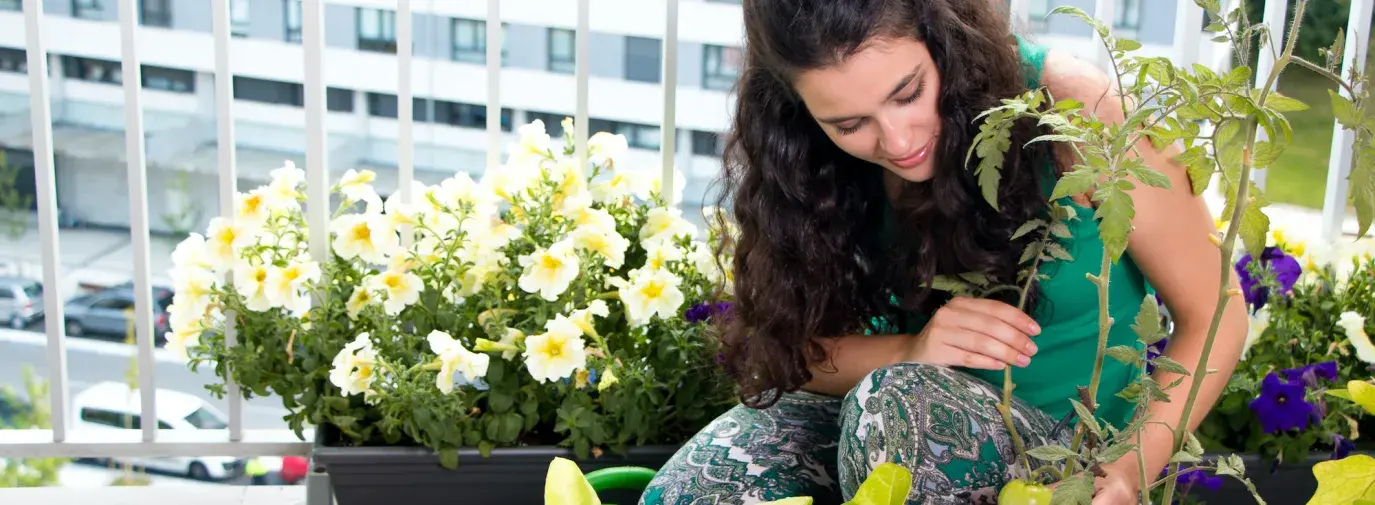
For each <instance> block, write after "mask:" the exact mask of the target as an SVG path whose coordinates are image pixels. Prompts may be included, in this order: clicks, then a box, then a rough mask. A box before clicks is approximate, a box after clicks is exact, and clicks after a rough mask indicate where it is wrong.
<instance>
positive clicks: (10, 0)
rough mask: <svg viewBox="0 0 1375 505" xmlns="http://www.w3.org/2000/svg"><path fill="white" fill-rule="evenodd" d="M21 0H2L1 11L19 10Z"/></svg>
mask: <svg viewBox="0 0 1375 505" xmlns="http://www.w3.org/2000/svg"><path fill="white" fill-rule="evenodd" d="M19 2H20V0H0V11H18V10H19V7H20V5H19Z"/></svg>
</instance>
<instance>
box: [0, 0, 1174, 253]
mask: <svg viewBox="0 0 1375 505" xmlns="http://www.w3.org/2000/svg"><path fill="white" fill-rule="evenodd" d="M324 1H325V5H324V25H325V26H324V42H325V46H326V48H325V60H324V79H325V81H326V86H327V95H326V102H327V109H328V112H327V118H326V123H327V129H328V132H329V139H328V144H327V145H328V149H329V155H328V162H329V167H330V170H331V171H332V172H333V173H335V174H338V173H342V172H343V171H345V170H348V169H351V168H352V169H370V170H374V171H376V172H377V173H378V174H379V182H378V186H379V189H380V190H382V191H384V192H386V193H389V192H390V191H391V190H392V188H394V186H395V180H396V168H395V167H396V164H397V131H398V125H397V120H396V117H397V80H398V79H397V73H398V72H397V61H396V57H395V53H396V43H397V31H396V12H395V2H394V1H389V0H324ZM992 1H998V0H992ZM1002 1H1004V2H1005V1H1006V0H1002ZM1116 2H1117V6H1116V9H1115V16H1114V18H1115V19H1114V26H1115V27H1116V29H1117V30H1119V31H1125V32H1129V33H1130V32H1135V33H1134V34H1135V35H1136V36H1137V37H1139V38H1140V40H1142V42H1143V43H1144V44H1145V46H1146V47H1145V49H1144V51H1146V52H1152V53H1157V54H1168V51H1169V50H1170V47H1171V43H1172V41H1173V30H1174V16H1175V5H1176V2H1167V1H1163V0H1155V1H1152V2H1146V1H1145V0H1116ZM1093 3H1094V2H1093V0H1032V1H1030V5H1029V10H1030V16H1029V22H1028V23H1026V25H1025V26H1020V27H1019V30H1020V31H1022V32H1024V33H1025V34H1026V36H1028V37H1030V38H1032V39H1034V40H1037V41H1038V42H1042V43H1046V44H1049V45H1051V46H1052V47H1055V48H1057V49H1063V50H1069V51H1073V52H1075V53H1078V54H1080V55H1081V56H1086V57H1092V55H1093V53H1092V52H1089V51H1092V49H1093V46H1092V44H1088V43H1087V42H1089V41H1090V40H1091V39H1090V31H1089V29H1088V28H1087V27H1086V26H1083V25H1082V24H1081V23H1079V22H1078V21H1076V20H1072V19H1070V18H1068V17H1059V16H1057V17H1055V18H1054V19H1050V20H1046V19H1045V13H1046V12H1048V11H1049V10H1050V9H1051V8H1053V7H1054V6H1055V5H1060V4H1074V5H1078V6H1080V7H1081V8H1084V9H1085V10H1087V11H1090V12H1092V10H1093ZM20 4H21V1H20V0H0V149H3V152H4V153H5V154H6V158H7V162H8V163H9V164H11V165H14V166H18V167H20V168H21V171H20V178H19V179H20V180H19V181H18V183H19V186H20V188H21V189H24V190H31V188H32V185H33V182H32V181H33V175H32V168H31V166H32V154H31V151H30V150H29V149H30V147H31V136H32V135H31V133H32V132H31V125H30V118H29V98H28V80H27V77H26V75H25V73H26V72H27V68H26V67H27V65H26V64H25V61H26V60H25V53H24V51H23V47H24V45H25V44H24V36H25V35H24V32H25V29H24V19H23V15H22V13H21V12H19V11H20ZM230 4H231V21H232V31H233V34H234V39H233V45H232V52H233V56H232V59H233V63H232V67H233V69H234V73H235V76H234V98H235V101H234V107H233V115H234V122H235V128H236V134H237V139H236V140H237V146H236V152H237V155H238V167H237V170H238V177H239V181H238V184H239V187H240V188H248V187H253V186H256V185H258V184H261V183H263V182H264V181H265V180H266V178H267V173H268V171H270V170H271V169H273V168H276V167H278V166H280V165H281V164H282V162H283V160H293V161H294V162H295V163H297V164H298V165H300V166H304V151H305V146H306V139H305V129H304V126H305V114H304V108H303V103H304V93H303V88H302V85H301V83H302V82H303V80H304V72H303V65H302V61H303V57H304V54H303V50H302V47H301V45H300V37H301V23H302V11H301V0H231V1H230ZM411 4H412V6H413V7H412V8H413V11H414V12H413V15H414V18H413V32H412V33H413V39H414V40H413V42H414V46H413V54H414V56H415V59H414V62H413V69H412V70H413V72H412V89H413V93H414V96H415V101H414V116H415V120H416V123H415V129H414V139H415V156H414V161H415V174H416V178H417V179H418V180H421V181H423V182H427V183H433V182H437V181H439V180H441V179H443V178H445V177H447V176H449V175H451V174H453V173H454V172H456V171H465V172H468V173H470V174H472V175H473V176H474V177H479V176H480V175H481V173H482V172H483V171H484V170H485V168H486V167H484V166H483V165H484V164H485V154H484V146H485V142H486V134H485V131H484V129H485V127H486V121H487V104H486V101H487V73H486V63H487V62H486V55H487V48H486V41H487V37H486V30H487V29H489V26H488V23H487V21H486V18H487V11H486V6H487V5H486V4H487V2H485V1H483V0H414V1H412V2H411ZM1147 4H1149V8H1148V7H1147ZM576 6H577V2H576V1H575V0H503V2H502V12H501V21H502V22H501V27H500V29H501V30H502V33H503V37H502V39H503V47H502V49H501V55H502V56H501V57H502V62H501V69H502V70H501V84H500V91H499V92H500V102H501V106H502V108H501V125H502V130H503V131H504V132H506V135H507V137H506V138H505V139H504V141H503V143H506V142H509V141H511V140H514V138H515V135H514V133H513V132H512V130H513V128H514V127H516V126H519V125H520V124H524V123H526V122H528V121H530V120H533V119H536V118H538V119H542V120H544V122H545V123H546V125H548V126H549V127H550V129H551V133H554V134H556V135H557V134H558V133H559V125H558V124H559V121H560V120H561V119H562V118H563V117H565V116H572V115H573V113H574V110H575V99H576V89H575V79H574V76H573V71H574V66H575V59H574V56H575V42H576V40H575V39H576V34H575V31H574V28H575V26H574V23H575V22H576V19H577V18H576ZM43 7H44V10H45V20H44V23H45V25H44V30H45V33H46V43H47V48H48V51H49V57H48V64H49V68H50V80H51V81H50V82H51V88H50V90H51V98H52V102H51V103H52V113H53V121H54V127H53V132H54V144H55V154H56V172H57V199H58V207H59V209H60V210H61V212H62V214H63V219H64V221H71V222H81V223H85V224H90V225H99V226H113V227H123V226H127V225H128V220H129V206H128V200H127V198H128V197H127V194H128V192H127V172H126V169H125V164H124V163H125V147H124V115H123V112H124V111H123V101H124V96H123V91H122V88H121V83H122V82H123V81H122V77H121V71H120V63H119V62H120V59H121V52H120V32H119V23H118V5H117V2H116V0H43ZM591 11H592V12H591V35H590V38H589V41H588V43H589V47H590V52H591V55H590V60H589V68H590V75H591V78H590V80H591V84H590V88H589V110H590V115H591V118H592V119H591V122H590V128H591V130H592V131H594V132H595V131H611V132H615V133H621V134H624V135H625V136H626V138H627V140H628V142H629V144H630V146H631V148H632V149H631V150H632V152H631V154H630V157H631V164H632V165H633V166H636V167H640V168H642V169H644V170H659V167H660V166H661V158H660V155H659V153H658V151H659V148H660V142H661V141H662V139H661V132H660V128H659V124H660V122H661V119H662V112H663V105H662V86H663V85H664V83H663V75H664V72H663V69H662V67H663V56H662V53H663V33H664V31H663V25H664V22H663V6H662V0H593V1H592V4H591ZM138 14H139V22H140V24H141V28H140V35H139V36H140V51H141V53H140V56H141V59H142V64H143V67H142V89H143V106H144V121H145V130H146V139H145V140H146V145H147V161H148V180H149V216H150V217H149V220H150V225H151V227H152V228H153V230H155V231H174V230H184V229H201V228H203V227H204V226H205V223H206V222H207V221H208V219H209V218H210V217H212V216H214V215H216V214H217V213H218V208H219V207H218V203H217V199H218V195H217V188H218V175H217V158H216V151H217V141H216V131H215V125H216V111H215V98H214V95H215V89H214V41H213V36H212V35H211V24H212V15H211V1H210V0H141V1H140V3H139V6H138ZM679 19H680V25H679V40H678V52H677V69H676V70H677V78H678V79H677V86H678V88H677V102H676V116H677V128H678V131H677V138H676V139H675V140H676V147H677V149H676V154H675V160H676V165H677V166H678V168H679V169H680V170H682V171H683V172H684V174H685V175H686V178H687V181H688V184H687V186H686V188H684V192H683V201H684V204H685V205H687V206H695V205H698V204H700V203H701V202H702V201H703V199H704V197H706V196H707V195H706V191H707V189H708V186H709V185H710V183H711V182H712V179H713V178H714V177H715V176H716V174H717V173H718V171H719V167H720V159H719V153H720V149H721V142H720V137H719V135H718V134H719V133H720V132H722V131H723V130H725V129H726V127H727V124H728V120H729V117H730V110H731V107H732V100H733V97H732V95H731V87H732V85H733V84H734V80H735V77H736V76H737V75H738V71H739V65H740V48H739V47H740V44H741V41H742V39H743V26H742V24H741V14H740V7H739V1H738V0H736V1H729V0H681V3H680V7H679Z"/></svg>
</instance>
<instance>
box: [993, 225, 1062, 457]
mask: <svg viewBox="0 0 1375 505" xmlns="http://www.w3.org/2000/svg"><path fill="white" fill-rule="evenodd" d="M1051 216H1052V217H1054V213H1053V212H1052V213H1051ZM1050 225H1051V223H1046V227H1045V230H1044V231H1042V232H1041V241H1042V243H1044V242H1045V240H1046V239H1047V238H1048V237H1049V236H1050ZM1041 254H1042V252H1041V251H1038V252H1037V254H1036V257H1035V258H1032V260H1031V270H1030V271H1029V272H1028V274H1027V276H1026V283H1025V284H1023V285H1022V292H1021V295H1020V298H1019V299H1018V300H1017V310H1019V311H1020V310H1024V309H1025V308H1026V299H1027V293H1028V292H1029V291H1030V290H1031V283H1032V282H1035V281H1036V272H1037V270H1039V267H1040V265H1041ZM1012 386H1013V385H1012V366H1011V365H1003V401H1002V402H1001V403H999V404H998V413H999V414H1002V415H1003V424H1006V425H1007V433H1008V435H1009V436H1011V437H1012V448H1013V450H1014V451H1015V452H1016V453H1017V458H1018V459H1020V460H1021V462H1022V468H1024V469H1026V471H1027V476H1028V477H1034V475H1032V469H1031V461H1030V460H1029V459H1027V456H1026V445H1024V444H1023V443H1022V436H1021V435H1020V434H1018V433H1017V424H1016V423H1014V422H1013V421H1012Z"/></svg>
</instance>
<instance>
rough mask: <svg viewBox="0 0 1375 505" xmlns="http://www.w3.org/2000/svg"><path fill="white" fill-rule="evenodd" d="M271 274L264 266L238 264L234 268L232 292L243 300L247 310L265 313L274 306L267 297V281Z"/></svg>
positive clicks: (244, 262)
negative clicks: (236, 292) (236, 293)
mask: <svg viewBox="0 0 1375 505" xmlns="http://www.w3.org/2000/svg"><path fill="white" fill-rule="evenodd" d="M270 273H271V272H270V271H269V269H268V267H267V266H266V265H262V264H257V265H253V264H249V263H248V262H247V261H242V262H239V264H237V265H235V266H234V290H235V291H238V293H239V296H242V297H243V298H244V306H246V307H248V310H252V311H256V312H265V311H268V310H271V309H272V307H274V306H275V305H274V304H273V303H272V299H271V298H268V297H267V280H268V276H269V274H270Z"/></svg>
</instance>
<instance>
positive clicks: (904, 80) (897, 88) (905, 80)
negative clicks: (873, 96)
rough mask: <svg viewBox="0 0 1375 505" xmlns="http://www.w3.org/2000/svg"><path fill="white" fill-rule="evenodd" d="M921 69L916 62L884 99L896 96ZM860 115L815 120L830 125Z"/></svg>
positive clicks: (856, 117)
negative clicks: (914, 66)
mask: <svg viewBox="0 0 1375 505" xmlns="http://www.w3.org/2000/svg"><path fill="white" fill-rule="evenodd" d="M921 69H922V64H921V63H918V64H917V67H916V68H914V69H912V72H911V73H909V74H907V75H906V76H903V78H902V80H901V81H898V85H897V86H894V87H893V91H891V92H889V93H888V98H885V99H884V101H887V100H892V99H893V98H894V97H896V96H897V95H898V93H901V92H902V90H903V88H906V87H907V85H908V84H911V83H912V80H913V79H916V78H917V74H920V73H921ZM860 117H862V116H846V117H832V118H818V119H817V121H820V122H822V123H826V124H832V125H834V124H840V123H844V122H846V121H852V120H855V119H859V118H860Z"/></svg>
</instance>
